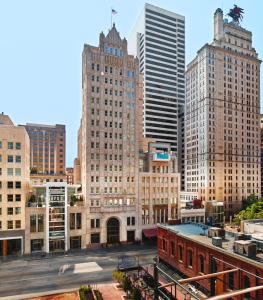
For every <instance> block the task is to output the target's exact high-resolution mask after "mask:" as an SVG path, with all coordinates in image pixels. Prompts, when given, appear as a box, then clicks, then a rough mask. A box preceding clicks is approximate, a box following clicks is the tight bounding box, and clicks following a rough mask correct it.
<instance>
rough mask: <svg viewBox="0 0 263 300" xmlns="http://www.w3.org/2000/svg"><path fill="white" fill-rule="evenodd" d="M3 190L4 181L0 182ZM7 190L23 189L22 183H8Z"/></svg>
mask: <svg viewBox="0 0 263 300" xmlns="http://www.w3.org/2000/svg"><path fill="white" fill-rule="evenodd" d="M1 188H2V181H0V189H1ZM7 188H8V189H13V188H16V189H21V181H15V182H13V181H7Z"/></svg>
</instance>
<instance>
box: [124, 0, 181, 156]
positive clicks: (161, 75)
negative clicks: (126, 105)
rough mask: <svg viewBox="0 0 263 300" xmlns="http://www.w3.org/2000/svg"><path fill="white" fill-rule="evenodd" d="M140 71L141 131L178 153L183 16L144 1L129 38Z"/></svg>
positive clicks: (131, 50) (147, 136) (131, 51)
mask: <svg viewBox="0 0 263 300" xmlns="http://www.w3.org/2000/svg"><path fill="white" fill-rule="evenodd" d="M128 46H129V52H130V53H132V54H133V55H136V56H137V57H138V58H139V61H140V72H141V73H142V74H143V83H144V90H143V94H144V95H143V97H144V103H143V125H144V126H143V134H144V137H146V138H152V139H154V140H155V141H156V142H163V143H170V144H171V150H172V151H175V152H177V154H178V143H179V134H178V122H179V120H178V118H179V108H180V107H182V106H184V99H185V76H184V71H185V19H184V17H183V16H181V15H178V14H176V13H173V12H171V11H167V10H165V9H162V8H159V7H156V6H153V5H150V4H145V6H144V9H143V11H142V12H141V14H140V16H139V18H138V20H137V23H136V25H135V27H134V29H133V31H132V34H131V36H130V39H129V43H128Z"/></svg>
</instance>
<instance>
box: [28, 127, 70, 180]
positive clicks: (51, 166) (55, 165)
mask: <svg viewBox="0 0 263 300" xmlns="http://www.w3.org/2000/svg"><path fill="white" fill-rule="evenodd" d="M22 126H24V127H25V128H26V130H27V132H28V135H29V138H30V168H31V174H40V175H63V174H65V172H66V168H65V162H66V129H65V125H58V124H56V125H43V124H29V123H27V124H26V125H22Z"/></svg>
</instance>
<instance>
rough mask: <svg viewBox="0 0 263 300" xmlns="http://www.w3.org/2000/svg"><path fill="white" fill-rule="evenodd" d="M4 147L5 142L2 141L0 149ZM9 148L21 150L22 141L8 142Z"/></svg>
mask: <svg viewBox="0 0 263 300" xmlns="http://www.w3.org/2000/svg"><path fill="white" fill-rule="evenodd" d="M2 147H3V142H2V141H0V149H2ZM7 149H9V150H13V149H15V150H21V143H20V142H17V143H14V142H7Z"/></svg>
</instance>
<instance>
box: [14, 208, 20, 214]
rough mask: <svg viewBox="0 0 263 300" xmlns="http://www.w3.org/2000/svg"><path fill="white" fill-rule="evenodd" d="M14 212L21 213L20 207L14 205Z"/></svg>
mask: <svg viewBox="0 0 263 300" xmlns="http://www.w3.org/2000/svg"><path fill="white" fill-rule="evenodd" d="M15 212H16V215H20V214H21V207H16V208H15Z"/></svg>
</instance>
